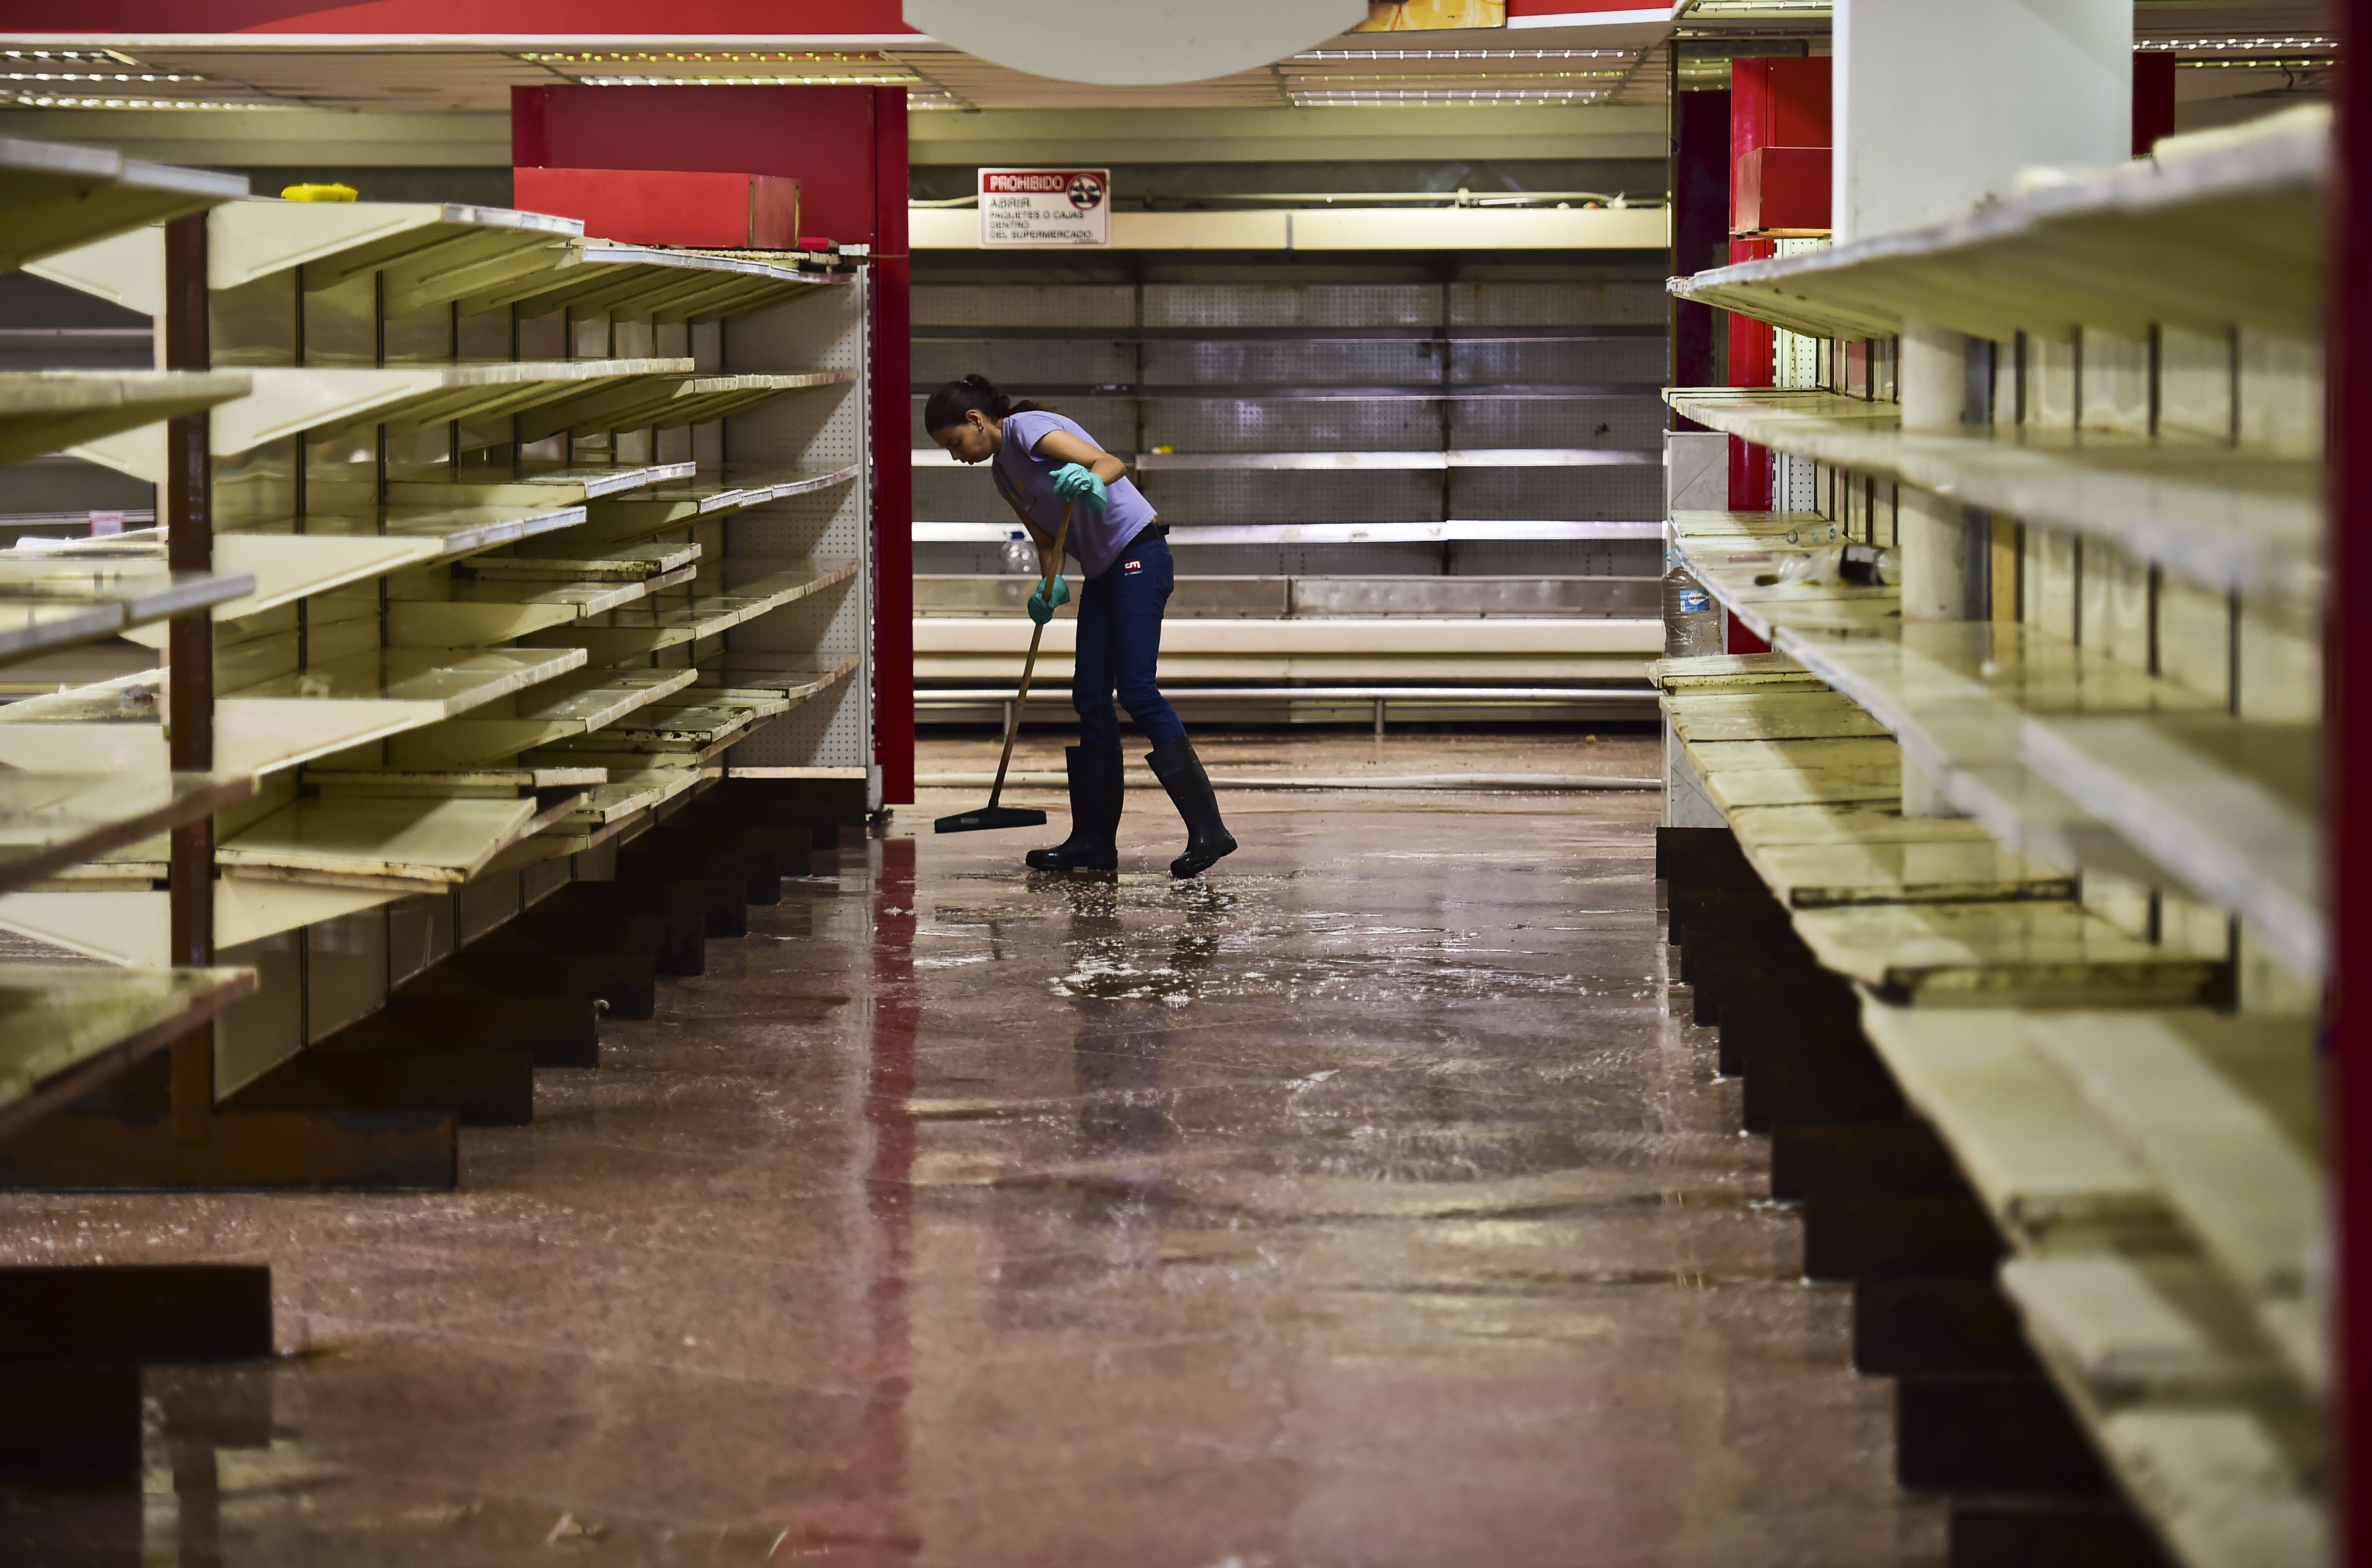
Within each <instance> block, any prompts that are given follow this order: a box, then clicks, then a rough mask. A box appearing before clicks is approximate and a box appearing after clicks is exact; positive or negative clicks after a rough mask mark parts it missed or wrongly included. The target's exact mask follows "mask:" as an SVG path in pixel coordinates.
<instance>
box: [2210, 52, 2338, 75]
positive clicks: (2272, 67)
mask: <svg viewBox="0 0 2372 1568" xmlns="http://www.w3.org/2000/svg"><path fill="white" fill-rule="evenodd" d="M2337 63H2338V62H2337V60H2336V59H2335V58H2334V57H2332V56H2331V55H2328V54H2323V55H2313V54H2281V55H2275V56H2274V57H2273V58H2272V59H2268V60H2178V61H2176V62H2175V64H2176V66H2177V67H2178V68H2180V69H2181V70H2185V71H2193V70H2215V69H2218V68H2221V69H2223V70H2227V71H2300V70H2310V71H2320V70H2323V69H2325V68H2327V67H2329V66H2331V65H2333V64H2337Z"/></svg>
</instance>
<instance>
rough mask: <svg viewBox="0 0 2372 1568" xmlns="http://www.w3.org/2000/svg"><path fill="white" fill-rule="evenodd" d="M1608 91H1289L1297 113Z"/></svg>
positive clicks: (1581, 98) (1574, 97)
mask: <svg viewBox="0 0 2372 1568" xmlns="http://www.w3.org/2000/svg"><path fill="white" fill-rule="evenodd" d="M1610 90H1611V89H1610V88H1607V87H1530V88H1522V87H1507V88H1493V87H1464V88H1453V87H1425V88H1391V87H1380V88H1379V87H1355V88H1349V89H1341V90H1331V89H1325V88H1288V89H1287V96H1288V97H1289V98H1291V99H1292V100H1293V103H1294V106H1295V107H1296V108H1299V109H1342V108H1347V107H1355V106H1359V105H1366V104H1388V103H1435V104H1453V103H1587V102H1588V101H1590V100H1592V99H1601V98H1604V97H1605V96H1606V95H1607V93H1608V92H1609V91H1610Z"/></svg>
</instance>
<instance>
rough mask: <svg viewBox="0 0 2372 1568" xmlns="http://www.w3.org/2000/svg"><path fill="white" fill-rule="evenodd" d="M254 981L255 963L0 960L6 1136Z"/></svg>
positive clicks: (0, 1093) (195, 1022)
mask: <svg viewBox="0 0 2372 1568" xmlns="http://www.w3.org/2000/svg"><path fill="white" fill-rule="evenodd" d="M254 989H255V971H254V970H242V969H190V970H138V969H116V968H112V967H110V968H104V969H101V968H96V967H92V968H79V967H69V968H51V967H42V966H33V965H9V966H7V967H5V968H0V1136H6V1134H7V1133H9V1132H14V1131H16V1129H17V1128H18V1127H21V1126H23V1125H24V1124H25V1123H27V1122H29V1121H34V1120H35V1119H37V1118H39V1117H41V1116H43V1115H45V1114H47V1113H48V1112H50V1111H52V1110H54V1109H57V1108H58V1107H59V1106H62V1105H64V1104H65V1103H66V1102H67V1101H69V1100H73V1099H76V1098H79V1097H80V1096H82V1095H84V1094H86V1093H87V1092H88V1091H89V1090H91V1089H93V1088H96V1087H98V1086H99V1085H100V1084H103V1083H105V1082H106V1081H107V1080H108V1079H109V1078H110V1077H112V1076H113V1075H114V1074H117V1073H119V1072H121V1071H122V1070H123V1069H124V1068H126V1067H128V1066H130V1065H131V1064H132V1063H134V1062H137V1061H138V1060H139V1059H140V1058H141V1057H143V1056H145V1055H146V1054H147V1053H148V1052H150V1051H155V1050H157V1049H158V1048H159V1047H162V1046H166V1045H169V1044H171V1043H172V1042H173V1041H174V1040H179V1039H180V1038H181V1037H182V1036H183V1035H185V1034H187V1033H189V1032H190V1031H191V1030H192V1029H193V1028H197V1027H198V1026H199V1025H200V1024H203V1023H204V1022H205V1021H206V1020H208V1019H209V1018H212V1017H215V1016H216V1015H218V1014H220V1013H221V1012H222V1011H223V1009H224V1008H226V1007H228V1006H229V1005H231V1004H232V1003H234V1002H237V1001H238V1000H239V999H240V998H241V997H244V996H246V995H248V994H249V993H251V992H252V991H254Z"/></svg>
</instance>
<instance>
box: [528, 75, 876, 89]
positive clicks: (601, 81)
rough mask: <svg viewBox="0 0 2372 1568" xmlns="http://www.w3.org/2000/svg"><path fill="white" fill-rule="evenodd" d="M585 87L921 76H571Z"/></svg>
mask: <svg viewBox="0 0 2372 1568" xmlns="http://www.w3.org/2000/svg"><path fill="white" fill-rule="evenodd" d="M569 80H571V81H573V82H575V83H576V84H577V85H578V86H579V87H912V86H913V85H914V84H915V83H917V82H919V81H921V80H922V78H921V77H920V76H881V75H871V76H856V75H848V76H571V77H570V78H569Z"/></svg>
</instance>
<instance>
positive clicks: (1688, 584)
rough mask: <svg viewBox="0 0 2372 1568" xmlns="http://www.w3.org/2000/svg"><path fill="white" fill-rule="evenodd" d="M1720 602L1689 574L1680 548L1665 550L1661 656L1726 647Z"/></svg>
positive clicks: (1710, 651) (1690, 655) (1685, 655)
mask: <svg viewBox="0 0 2372 1568" xmlns="http://www.w3.org/2000/svg"><path fill="white" fill-rule="evenodd" d="M1725 645H1726V644H1725V639H1724V638H1723V636H1722V615H1721V606H1719V605H1717V604H1715V602H1714V599H1713V595H1711V594H1709V593H1707V592H1705V588H1704V585H1703V583H1700V582H1698V581H1697V580H1696V578H1695V577H1694V576H1692V575H1691V574H1690V572H1689V569H1688V567H1687V566H1686V565H1685V564H1684V563H1682V562H1681V560H1680V552H1679V551H1677V550H1668V551H1666V552H1664V656H1665V657H1666V658H1693V657H1695V656H1698V655H1701V654H1717V653H1721V652H1723V651H1724V649H1725Z"/></svg>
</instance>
